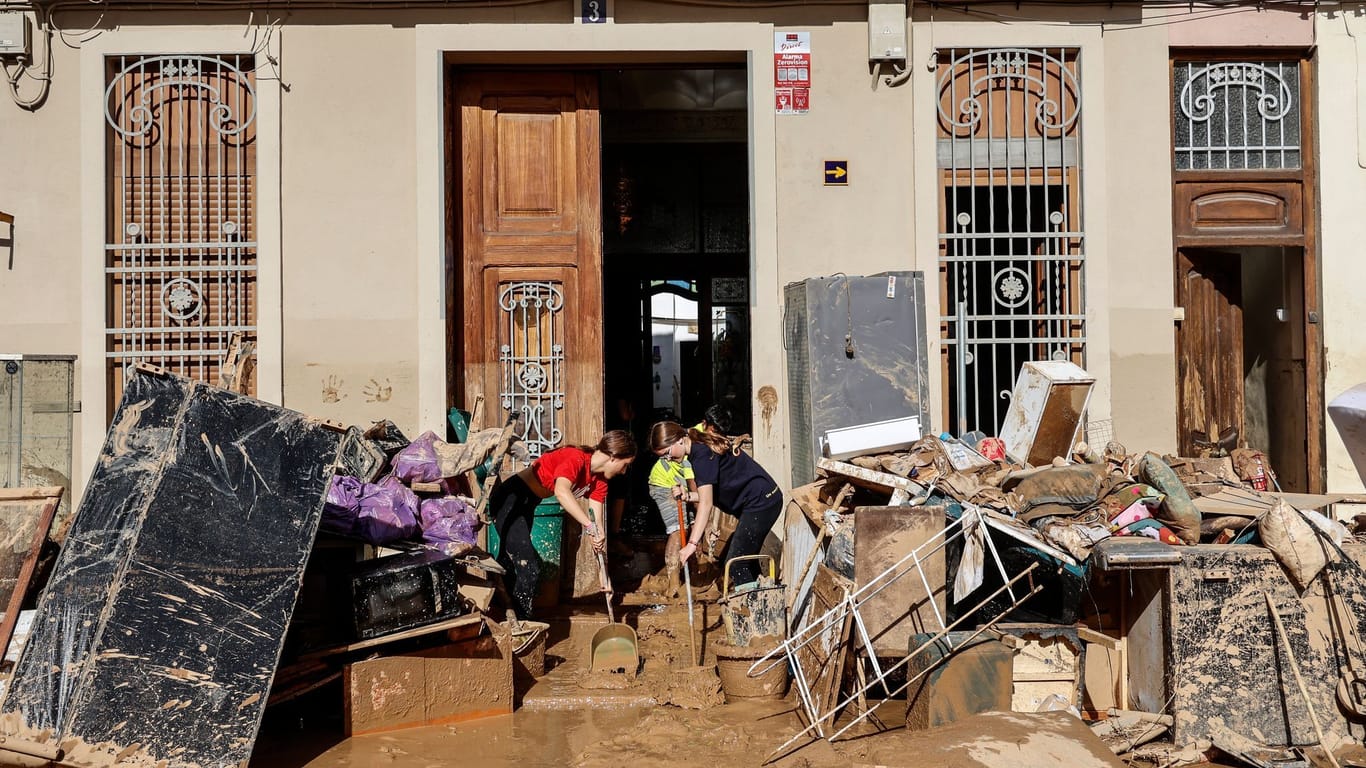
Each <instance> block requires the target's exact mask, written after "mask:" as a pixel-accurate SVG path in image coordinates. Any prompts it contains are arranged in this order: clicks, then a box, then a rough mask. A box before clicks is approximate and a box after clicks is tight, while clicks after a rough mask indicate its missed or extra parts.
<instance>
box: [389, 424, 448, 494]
mask: <svg viewBox="0 0 1366 768" xmlns="http://www.w3.org/2000/svg"><path fill="white" fill-rule="evenodd" d="M390 466H392V467H393V468H394V475H395V476H396V477H397V478H398V479H400V480H402V481H403V482H405V483H435V482H436V481H438V480H440V479H441V467H440V466H439V465H438V464H437V461H436V433H434V432H431V431H427V432H423V433H422V435H421V436H420V437H418V438H417V439H416V440H414V441H413V442H411V443H409V444H408V446H407V447H406V448H404V449H403V450H401V451H399V452H398V453H396V454H394V458H393V460H392V461H390Z"/></svg>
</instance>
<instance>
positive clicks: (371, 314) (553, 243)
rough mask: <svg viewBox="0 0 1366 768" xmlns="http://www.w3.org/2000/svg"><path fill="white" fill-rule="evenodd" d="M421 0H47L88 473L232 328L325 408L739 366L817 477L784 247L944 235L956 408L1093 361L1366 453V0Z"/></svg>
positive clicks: (35, 332) (18, 90) (39, 248)
mask: <svg viewBox="0 0 1366 768" xmlns="http://www.w3.org/2000/svg"><path fill="white" fill-rule="evenodd" d="M383 6H384V3H370V4H365V6H364V7H362V4H354V5H348V4H346V3H329V4H313V3H299V4H293V5H287V6H285V7H284V8H278V7H272V9H269V10H267V9H264V8H261V9H253V8H251V7H250V6H249V4H246V3H243V4H241V5H240V6H239V5H237V4H233V3H226V4H220V5H215V6H212V7H207V6H204V5H199V6H196V7H190V6H189V4H182V5H179V6H178V5H176V4H172V3H151V4H142V5H133V4H129V5H124V4H122V3H120V2H117V1H115V2H106V3H105V4H103V5H101V6H100V7H99V8H98V9H96V10H87V8H86V7H85V6H81V7H72V6H64V5H58V6H56V7H47V6H43V7H40V8H38V9H37V11H38V12H37V14H36V16H35V14H34V13H33V9H27V10H23V12H24V13H25V15H26V16H27V17H30V18H36V20H37V21H39V22H44V21H48V22H50V24H43V23H39V24H38V25H37V26H36V27H35V35H34V39H33V41H32V45H31V49H32V51H33V54H34V55H33V56H32V57H31V58H32V61H31V62H29V65H28V66H27V67H26V68H24V69H23V70H22V71H21V69H20V62H19V61H17V60H13V59H11V60H9V70H8V71H9V72H10V73H11V75H12V77H13V78H14V79H15V82H16V85H15V88H14V93H13V94H12V96H13V98H10V99H5V100H3V101H0V210H3V211H4V212H6V213H9V214H11V215H12V216H13V218H14V222H13V223H12V224H11V225H4V224H0V257H3V258H4V260H5V266H4V271H3V272H0V351H6V352H29V353H50V354H75V355H78V358H79V359H78V362H77V368H78V382H79V386H78V396H79V400H80V402H81V407H80V412H79V413H78V414H77V416H76V434H77V438H76V442H75V457H76V460H75V471H74V474H75V475H76V481H75V486H76V487H77V490H78V491H79V486H80V484H81V478H83V477H84V476H85V475H87V474H88V473H89V471H90V468H91V466H92V464H93V462H94V459H95V456H96V455H97V454H98V452H99V447H100V444H101V441H102V439H103V435H104V431H105V427H106V425H107V423H108V420H109V418H110V414H111V413H112V406H113V403H115V402H116V398H117V395H118V391H119V380H120V376H121V370H122V367H123V366H125V365H126V364H128V363H129V362H130V361H138V360H146V361H148V362H152V363H155V364H158V365H164V366H166V367H169V368H171V369H173V370H178V371H183V372H185V373H188V374H190V375H194V376H201V377H205V378H210V379H212V377H214V376H216V373H217V360H218V358H219V357H220V356H221V354H222V353H223V351H224V350H225V349H226V344H227V340H228V338H229V337H230V336H231V334H232V333H233V332H234V331H243V332H245V333H246V334H247V335H248V337H249V338H251V339H253V340H254V341H255V342H256V345H257V351H256V372H255V379H254V382H253V385H254V388H255V389H254V391H255V392H256V394H257V395H258V396H260V397H262V398H264V399H267V400H271V401H275V402H280V403H283V404H284V405H285V406H287V407H290V408H293V409H297V410H300V411H303V412H306V413H310V414H313V415H316V416H319V417H323V418H330V419H336V420H339V421H343V422H348V423H357V424H365V423H367V422H369V421H370V420H375V419H382V418H387V419H391V420H393V421H395V422H396V423H398V425H399V426H400V427H401V428H403V429H404V430H405V431H408V432H410V433H412V434H416V433H417V432H420V431H422V430H424V429H435V430H438V431H440V430H441V429H442V425H444V424H445V421H446V412H447V409H448V408H450V407H451V406H460V407H465V408H469V407H471V406H472V405H473V401H474V399H475V397H476V396H477V395H482V396H483V397H484V399H485V404H486V407H488V408H491V409H493V410H507V409H513V410H517V411H519V412H523V413H525V414H528V419H527V423H529V424H531V425H532V427H531V433H530V434H529V435H528V438H529V440H530V441H531V442H532V443H533V446H537V447H538V448H537V449H544V448H548V447H550V446H553V445H556V444H560V443H563V442H585V441H591V440H593V439H594V438H595V436H596V435H597V434H598V433H599V432H600V430H601V429H603V428H604V427H605V426H606V427H610V426H613V425H616V424H621V423H626V422H630V423H634V424H635V425H636V426H637V427H639V426H640V425H641V424H648V422H649V421H650V420H651V419H652V418H654V417H655V416H657V415H664V414H665V412H666V411H657V410H656V409H657V408H660V407H661V406H663V405H668V404H672V405H673V407H672V408H671V409H666V410H672V411H681V413H678V414H676V415H678V416H680V417H681V418H683V419H685V420H695V419H696V418H697V417H698V416H699V414H700V409H701V408H702V407H705V405H706V404H709V403H711V402H724V403H727V404H729V405H730V406H731V407H732V410H734V411H736V413H737V421H738V422H740V423H739V424H737V427H738V428H743V429H744V430H746V431H749V432H750V433H752V434H753V435H754V438H755V444H754V451H755V455H756V457H757V458H758V459H759V460H760V461H761V462H762V463H763V464H764V465H765V466H766V467H768V468H769V470H770V471H771V472H772V473H773V474H774V476H775V477H780V478H786V477H788V476H789V469H790V466H789V464H790V461H791V459H790V456H791V450H790V444H791V441H792V436H791V435H790V434H789V419H788V412H787V408H788V396H787V393H788V391H789V382H788V370H787V357H786V351H785V349H784V344H783V339H784V322H785V320H784V308H783V301H782V296H783V293H782V291H783V286H784V285H785V284H787V283H789V282H792V281H796V280H800V279H803V278H807V277H813V276H821V275H830V274H835V273H844V274H848V275H856V274H860V275H870V274H875V273H879V272H884V271H888V270H907V269H913V270H920V271H923V272H924V274H925V276H926V286H927V290H926V315H927V319H928V321H929V322H928V323H927V327H928V330H929V333H928V338H927V339H926V345H927V348H928V349H929V361H928V362H929V374H930V376H929V378H930V386H929V393H930V399H931V408H930V411H931V413H932V414H934V415H935V416H934V417H932V421H933V422H934V423H933V424H932V426H933V428H934V429H935V430H940V429H948V430H949V431H953V432H957V431H958V427H959V425H963V426H966V427H968V428H978V429H982V430H983V431H987V432H991V431H994V429H995V428H996V427H997V426H999V423H1000V418H1001V416H1002V414H1003V411H1004V408H1005V405H1006V400H1005V397H1004V395H1003V390H1004V391H1008V390H1009V388H1010V385H1011V383H1012V382H1013V380H1014V374H1015V372H1016V371H1017V370H1018V367H1019V364H1020V363H1022V362H1024V361H1025V360H1029V359H1067V360H1072V361H1073V362H1076V363H1078V364H1081V365H1083V366H1084V367H1085V368H1086V369H1087V370H1088V371H1090V372H1091V373H1092V374H1093V375H1095V377H1096V380H1097V383H1096V387H1095V391H1094V393H1093V396H1092V398H1091V401H1090V410H1089V413H1088V432H1089V434H1090V435H1091V436H1092V437H1093V438H1095V439H1105V438H1108V437H1111V436H1113V437H1114V438H1115V439H1118V440H1120V441H1121V442H1123V443H1124V444H1125V445H1126V446H1128V447H1129V448H1130V449H1133V450H1139V449H1152V450H1157V451H1162V452H1173V451H1177V450H1183V451H1186V450H1193V449H1194V447H1196V445H1197V443H1196V441H1197V440H1200V439H1208V440H1213V439H1217V433H1219V432H1221V431H1224V430H1225V429H1227V428H1228V427H1235V428H1237V429H1238V431H1239V434H1240V437H1241V438H1242V439H1244V440H1246V441H1247V442H1249V443H1250V444H1252V445H1254V446H1255V447H1258V448H1261V449H1263V450H1266V451H1267V452H1268V454H1269V455H1271V456H1272V459H1273V463H1274V465H1275V466H1276V467H1277V469H1278V471H1279V472H1280V474H1281V476H1282V480H1283V481H1284V482H1285V484H1286V486H1287V487H1291V488H1296V489H1302V490H1322V489H1323V488H1325V487H1329V488H1332V489H1333V490H1340V491H1347V490H1354V489H1356V488H1358V487H1360V481H1359V480H1358V478H1357V477H1356V475H1355V472H1354V471H1353V469H1352V464H1351V461H1350V459H1349V458H1348V456H1347V454H1346V452H1345V449H1344V448H1343V447H1342V445H1341V443H1340V441H1339V440H1338V438H1337V436H1336V434H1335V432H1334V431H1333V429H1332V426H1331V424H1328V423H1327V422H1326V418H1325V410H1324V407H1325V398H1327V399H1331V397H1332V396H1333V395H1335V394H1336V393H1338V392H1340V391H1342V390H1344V389H1346V388H1347V387H1349V386H1351V385H1353V384H1355V383H1357V382H1359V381H1361V380H1363V379H1364V378H1366V355H1364V354H1361V353H1360V352H1358V350H1357V349H1356V340H1355V338H1354V330H1355V322H1356V320H1355V318H1356V317H1358V315H1357V310H1358V307H1359V306H1360V305H1361V304H1363V303H1364V302H1363V299H1361V298H1360V296H1359V294H1360V291H1358V290H1357V289H1356V285H1357V284H1358V282H1359V279H1360V277H1361V276H1362V274H1363V273H1364V272H1366V267H1364V266H1362V265H1361V264H1360V260H1359V259H1357V258H1356V250H1357V249H1358V248H1359V247H1360V246H1359V244H1360V243H1362V242H1366V231H1359V230H1363V229H1366V217H1363V216H1361V215H1360V214H1359V212H1358V211H1357V208H1358V207H1359V206H1358V202H1357V201H1359V200H1361V199H1362V197H1363V196H1362V193H1363V191H1366V189H1363V187H1366V171H1363V161H1362V160H1361V158H1362V157H1363V156H1366V155H1363V152H1366V150H1363V146H1366V144H1364V143H1363V142H1366V128H1363V127H1362V126H1363V123H1362V121H1361V119H1360V117H1359V113H1360V110H1361V109H1362V107H1361V103H1362V98H1361V78H1360V76H1359V71H1358V67H1359V65H1358V64H1357V62H1358V60H1366V57H1362V56H1360V55H1359V52H1358V50H1357V47H1358V46H1359V45H1360V44H1361V43H1360V41H1361V40H1362V39H1363V33H1366V29H1363V28H1362V27H1360V22H1359V20H1358V19H1357V18H1356V17H1354V16H1351V15H1350V14H1348V15H1346V16H1344V15H1343V14H1342V13H1340V12H1339V11H1338V10H1337V9H1336V7H1330V6H1326V5H1322V4H1320V5H1316V6H1315V5H1308V4H1305V5H1302V6H1301V5H1270V4H1251V3H1249V4H1246V5H1220V6H1210V7H1205V6H1199V5H1196V6H1190V5H1179V6H1178V5H1169V4H1155V3H1131V4H1113V5H1112V4H1103V5H1072V4H1038V5H1031V4H1023V5H1020V6H1019V7H1017V5H1016V4H1015V3H1009V4H990V3H975V2H974V3H967V4H966V5H963V4H958V5H955V6H952V7H950V6H937V5H932V4H919V3H917V4H914V5H913V6H912V7H911V8H909V9H907V8H905V7H904V6H894V8H893V15H892V18H897V19H900V20H902V21H904V30H900V29H892V30H891V39H893V40H894V39H896V38H897V37H898V36H899V35H900V34H901V33H902V32H903V31H904V36H905V45H906V50H905V58H904V59H897V58H890V59H889V58H884V56H885V51H884V52H879V51H876V50H870V36H869V24H868V18H869V14H870V6H869V5H868V4H866V3H838V2H832V3H829V4H823V5H811V4H798V3H792V4H785V3H776V4H753V5H751V4H749V3H745V2H715V3H695V2H689V3H670V2H645V1H643V0H639V1H638V0H620V1H619V2H611V1H610V0H609V2H608V3H607V4H606V5H605V6H601V5H600V4H599V2H598V1H597V0H584V2H582V3H580V4H579V5H571V4H567V3H561V2H554V3H542V2H521V1H520V0H519V1H517V2H497V1H495V2H487V3H478V4H475V3H463V2H446V3H432V4H430V7H426V6H424V5H423V4H422V3H407V4H405V7H403V8H397V7H395V8H386V7H383ZM873 12H874V13H876V14H877V16H876V18H879V19H882V18H887V16H886V15H885V14H886V13H887V7H886V6H877V8H876V9H875V10H874V11H873ZM48 29H51V30H52V33H51V34H45V31H46V30H48ZM875 31H877V30H875ZM884 31H886V28H885V25H884ZM885 39H886V38H885V36H879V40H880V41H882V40H885ZM789 43H790V44H791V46H788V44H789ZM793 51H795V52H797V53H796V56H797V58H792V59H784V60H783V61H789V62H797V63H798V65H800V64H802V63H805V64H806V65H807V66H808V67H809V69H808V70H806V71H798V70H799V69H800V66H786V65H785V66H779V65H777V64H775V56H781V55H784V54H785V52H786V53H787V54H789V55H790V54H791V53H792V52H793ZM801 56H806V57H807V58H805V59H803V58H801ZM789 70H790V72H789ZM43 78H48V81H46V82H44V81H43ZM33 100H38V101H40V103H39V104H36V105H32V104H28V105H27V106H26V104H27V102H30V101H33ZM828 182H829V183H828ZM7 226H8V227H9V230H8V232H6V227H7ZM6 235H8V242H5V241H4V239H3V238H4V237H5V236H6ZM668 295H672V296H675V297H678V298H680V299H683V300H684V305H685V306H686V307H687V308H688V312H691V313H692V314H691V315H690V316H673V315H671V316H669V317H667V318H661V317H659V316H658V311H657V310H654V309H651V308H652V307H656V306H658V304H659V298H660V297H661V296H668ZM671 306H676V304H675V305H671ZM660 322H664V323H665V325H670V324H672V325H671V326H670V327H673V326H678V327H680V328H682V329H683V330H682V331H681V332H679V333H674V332H672V331H670V332H667V333H666V334H665V335H664V336H658V337H657V336H652V335H651V328H652V326H658V325H659V323H660ZM655 338H665V339H668V340H669V341H667V342H666V344H668V345H671V346H669V347H668V348H666V349H660V348H659V346H660V345H659V344H658V343H656V342H655V341H654V339H655ZM679 339H681V340H682V341H679ZM1211 433H1213V434H1211ZM1202 436H1203V437H1202Z"/></svg>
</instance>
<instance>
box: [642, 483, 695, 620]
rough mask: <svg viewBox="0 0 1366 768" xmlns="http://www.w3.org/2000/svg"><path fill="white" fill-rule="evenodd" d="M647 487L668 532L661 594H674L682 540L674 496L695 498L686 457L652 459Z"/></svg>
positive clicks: (666, 595) (668, 595)
mask: <svg viewBox="0 0 1366 768" xmlns="http://www.w3.org/2000/svg"><path fill="white" fill-rule="evenodd" d="M649 489H650V498H651V499H652V500H653V501H654V503H655V508H656V509H658V510H659V517H660V519H661V520H663V521H664V532H665V533H666V534H667V535H668V539H667V541H666V542H665V545H664V579H665V582H664V583H665V590H664V592H665V595H664V596H665V597H670V598H672V597H677V596H678V591H679V586H680V585H679V582H678V573H679V572H678V567H679V559H678V552H679V550H680V549H681V548H682V542H680V541H679V540H678V523H679V521H678V501H677V499H678V498H679V497H680V496H682V497H683V498H685V499H696V498H697V482H696V480H695V479H694V478H693V471H692V464H690V463H689V462H688V457H686V456H684V457H683V458H681V459H679V460H677V461H674V460H671V459H669V458H668V457H667V456H665V457H662V458H660V460H659V461H657V462H655V465H654V467H652V468H651V469H650V479H649Z"/></svg>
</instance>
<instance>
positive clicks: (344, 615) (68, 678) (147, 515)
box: [0, 366, 544, 766]
mask: <svg viewBox="0 0 1366 768" xmlns="http://www.w3.org/2000/svg"><path fill="white" fill-rule="evenodd" d="M512 434H513V425H512V424H511V423H510V424H508V425H507V426H505V427H502V428H495V429H488V430H482V431H477V432H474V433H472V434H470V435H468V437H467V438H466V439H465V440H464V441H463V442H461V443H455V444H447V443H444V442H442V441H440V440H437V439H436V437H435V435H433V434H431V433H427V434H424V435H423V436H422V437H420V438H418V440H416V441H412V442H409V441H408V440H407V439H406V438H404V437H403V435H402V434H401V433H400V432H399V431H398V430H397V428H395V427H394V426H393V425H392V424H390V423H387V422H382V423H380V424H377V425H375V426H374V427H372V428H371V429H370V430H367V431H364V432H362V431H361V430H360V429H358V428H355V427H351V428H347V427H344V426H342V425H339V424H333V423H330V422H324V421H320V420H317V419H312V418H309V417H306V416H304V415H302V414H298V413H295V412H292V411H288V410H285V409H283V408H280V407H277V406H274V405H271V404H269V403H264V402H261V401H259V400H255V399H252V398H250V397H245V396H243V395H241V394H239V393H237V392H233V391H229V390H227V389H224V388H218V387H211V386H208V385H206V384H203V383H200V382H195V381H192V380H190V379H186V378H183V377H180V376H176V375H173V374H171V373H169V372H167V371H165V370H162V369H158V368H154V367H151V366H139V367H138V368H137V369H135V370H134V371H132V373H131V375H130V377H129V379H128V381H127V384H126V387H125V391H124V396H123V399H122V401H121V403H120V405H119V407H118V409H117V411H116V412H115V414H114V418H113V423H112V426H111V427H110V430H109V433H108V435H107V437H106V440H105V443H104V447H103V449H102V451H101V453H100V456H99V458H98V460H97V462H96V467H95V471H94V473H93V474H92V476H91V478H90V481H89V483H88V484H87V487H86V489H85V493H84V496H83V497H82V498H81V500H80V504H79V507H78V509H77V512H76V514H75V515H74V516H73V517H72V523H71V527H70V530H69V531H68V532H67V533H66V535H65V541H64V543H63V545H62V548H61V552H60V554H59V555H58V557H57V559H56V562H55V565H54V566H53V568H52V573H51V576H50V577H49V578H48V580H47V583H46V586H45V588H44V589H43V591H42V594H41V596H40V598H39V599H38V601H37V605H36V608H35V610H34V611H33V612H32V622H31V628H30V629H29V632H28V636H27V640H26V641H25V642H24V644H23V647H22V650H21V651H20V652H19V654H18V655H17V658H16V661H15V664H14V667H13V674H12V676H11V678H10V680H9V683H8V685H7V686H6V690H5V694H4V698H3V699H0V764H5V765H34V764H44V763H45V762H61V763H62V764H69V765H106V764H114V763H119V764H133V763H136V764H147V765H151V764H159V765H169V766H175V765H186V766H189V765H229V764H232V765H245V764H246V763H247V761H248V759H249V758H250V756H251V751H252V746H253V743H254V742H255V739H256V735H257V731H258V729H259V727H260V724H261V718H262V716H263V714H264V712H265V710H266V708H267V707H268V706H273V705H276V704H278V703H281V702H283V701H287V700H290V699H292V698H295V697H297V696H300V695H302V694H304V693H307V692H310V691H313V690H317V689H318V688H319V687H321V686H323V685H325V684H327V683H329V682H331V681H334V680H337V679H339V678H340V679H343V680H344V684H343V688H344V691H345V693H344V695H345V696H346V700H345V701H344V702H343V704H344V710H345V724H346V731H347V734H348V735H351V734H356V733H365V732H373V731H380V730H389V729H392V728H398V727H408V726H413V725H424V724H434V723H441V722H453V721H456V720H460V719H465V718H469V717H482V716H486V715H489V714H499V713H509V712H511V711H512V709H513V695H514V670H515V668H516V666H517V665H518V663H519V662H520V663H521V664H522V665H523V666H524V667H525V666H527V665H530V664H532V659H533V658H534V655H535V654H534V650H535V644H536V642H537V641H538V640H539V642H541V643H542V645H541V648H542V649H543V643H544V632H543V630H542V629H541V628H542V627H544V625H540V627H531V626H524V625H511V624H509V623H506V622H499V621H497V620H495V619H494V618H493V617H491V616H489V615H488V612H489V610H490V606H491V605H492V602H493V597H494V595H495V593H496V592H498V591H499V590H501V589H502V586H501V584H502V582H501V579H500V574H501V572H502V569H501V568H500V567H499V566H498V564H497V563H496V562H495V561H494V560H493V559H492V558H491V557H490V556H489V555H488V554H487V553H486V552H485V551H484V550H483V549H481V548H480V530H479V529H480V527H481V518H482V506H483V505H484V504H485V503H486V499H487V495H488V491H489V489H490V487H491V484H492V482H493V481H494V478H496V477H497V476H498V470H499V468H500V466H501V464H502V461H503V459H504V457H505V455H507V454H508V452H509V451H510V450H512V451H515V448H510V446H511V445H512V439H511V437H512ZM479 471H483V472H485V473H486V474H487V475H488V476H487V477H486V478H484V479H483V481H482V482H481V481H480V479H479V478H478V477H477V473H478V472H479ZM54 491H56V492H59V491H60V489H35V490H32V491H24V492H18V491H10V492H8V493H7V494H5V495H2V496H0V512H3V513H4V514H5V515H6V516H7V517H8V518H12V519H9V520H7V522H8V523H9V524H10V530H11V533H12V534H13V535H14V536H16V537H18V538H23V539H24V541H25V543H27V541H29V540H32V541H33V542H34V543H33V546H32V547H31V548H30V549H29V550H27V557H24V558H22V559H16V560H15V561H14V562H13V563H4V565H5V566H6V568H7V570H12V571H15V573H11V574H9V577H10V578H12V577H13V576H15V575H16V574H17V576H18V581H19V586H17V587H16V588H15V589H14V591H13V592H12V594H13V597H12V598H11V599H10V600H9V602H8V608H9V609H8V610H7V611H6V615H5V621H4V623H3V624H2V625H0V639H3V640H4V641H6V642H7V641H8V639H9V638H8V636H9V632H10V630H11V628H12V625H13V624H14V623H15V620H16V619H17V618H18V614H19V612H18V611H17V610H15V609H16V608H17V607H18V606H19V604H20V603H21V602H22V599H23V593H24V584H25V583H26V582H27V581H29V577H30V576H31V574H32V568H33V561H34V560H35V559H36V557H37V553H38V550H39V549H40V546H41V544H42V542H43V541H44V539H45V538H46V536H47V526H48V524H49V523H50V521H51V519H52V512H53V509H54V508H55V506H56V502H57V499H58V498H59V493H54ZM20 523H22V525H20ZM320 531H321V532H322V533H321V534H320ZM16 540H17V539H16ZM381 545H382V546H383V547H384V548H385V549H384V550H381V549H379V546H381ZM19 550H22V548H18V549H17V550H16V551H19ZM385 550H388V551H389V554H384V553H385ZM377 555H383V556H377ZM10 565H14V566H15V568H12V569H11V568H9V567H8V566H10ZM0 647H3V646H0ZM519 652H521V655H520V656H519V655H518V654H519ZM526 671H527V672H530V673H531V674H537V673H538V672H542V671H543V670H530V669H528V670H526ZM456 680H458V681H459V684H458V685H457V684H451V683H452V682H453V681H456ZM130 681H138V682H137V684H136V685H132V684H130ZM130 713H136V715H137V716H136V717H129V714H130Z"/></svg>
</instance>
